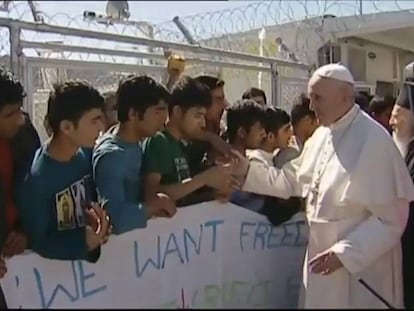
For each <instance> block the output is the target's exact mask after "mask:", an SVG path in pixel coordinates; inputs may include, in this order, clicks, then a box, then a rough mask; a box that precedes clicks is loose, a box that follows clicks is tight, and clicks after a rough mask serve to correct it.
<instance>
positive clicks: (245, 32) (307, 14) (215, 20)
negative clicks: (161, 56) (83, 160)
mask: <svg viewBox="0 0 414 311" xmlns="http://www.w3.org/2000/svg"><path fill="white" fill-rule="evenodd" d="M37 9H38V13H39V15H40V16H41V17H42V20H43V22H44V23H45V24H50V25H58V26H63V27H68V28H78V29H87V30H94V31H102V32H107V33H113V34H119V35H128V36H135V37H146V38H154V39H157V40H162V41H167V42H179V43H185V42H187V41H186V38H185V37H184V35H183V34H182V33H181V32H180V31H179V30H178V28H177V26H176V25H175V24H174V22H172V21H166V22H163V23H158V24H155V23H153V22H151V21H140V22H138V23H136V24H130V25H124V24H119V23H115V24H104V23H99V22H97V21H91V20H89V21H88V20H85V19H84V17H83V15H77V16H70V15H69V14H66V13H56V14H53V15H48V14H46V12H43V11H42V7H41V4H40V6H39V7H38V8H37ZM402 10H413V11H411V12H412V13H414V1H405V0H395V1H363V2H362V13H363V14H373V15H374V18H375V15H376V14H380V13H382V12H387V11H388V12H389V11H402ZM32 14H33V13H32V11H31V9H30V7H29V6H28V4H27V2H26V1H13V2H11V3H10V9H9V11H8V12H0V16H3V17H8V18H11V19H16V20H21V21H33V15H32ZM328 15H334V16H336V17H342V16H354V17H356V19H355V22H356V23H359V24H362V22H363V20H364V18H365V17H364V15H361V1H359V0H347V1H340V0H335V1H330V0H327V1H322V0H319V1H318V0H314V1H311V0H292V1H282V0H277V1H258V2H252V3H250V4H248V5H244V6H240V7H238V8H234V9H226V10H220V11H214V12H209V13H203V14H196V15H192V16H184V17H180V21H181V23H182V24H183V25H184V26H185V27H186V28H187V29H188V30H189V33H190V34H191V36H192V37H193V38H194V39H195V41H197V42H198V43H199V44H200V45H201V46H208V47H214V48H218V49H223V50H230V51H240V52H245V53H251V54H261V55H263V56H273V57H281V52H280V51H279V49H278V46H277V45H276V43H275V36H276V35H278V36H282V37H283V29H282V28H283V27H278V26H281V25H284V24H287V23H289V24H290V25H289V27H285V28H288V29H290V30H292V29H293V33H291V34H290V35H289V36H290V37H292V38H294V39H293V40H291V41H289V44H288V45H289V46H288V48H289V50H290V52H292V53H294V54H295V55H296V56H297V57H298V59H299V60H302V61H303V62H305V63H307V64H311V61H313V60H312V58H314V55H313V56H312V55H310V54H311V53H315V51H314V48H311V47H312V46H313V45H312V40H314V39H315V36H310V35H308V34H309V33H311V32H312V33H313V34H314V35H316V38H319V42H318V44H320V45H323V44H325V43H327V42H335V41H336V40H337V38H336V37H335V34H334V33H331V34H328V35H327V34H326V33H325V32H324V29H323V27H321V18H320V17H323V16H328ZM413 17H414V15H413ZM263 28H265V29H266V32H267V36H266V38H265V40H263V41H264V42H263V44H262V51H261V49H260V41H259V36H258V35H259V31H260V30H261V29H263ZM279 28H280V29H282V30H280V29H279ZM277 29H279V30H277ZM21 38H22V39H24V40H28V41H41V42H46V41H49V42H50V41H54V42H56V41H57V42H59V43H64V44H67V45H69V44H72V45H79V46H92V47H96V48H102V47H103V48H107V49H108V48H109V49H125V50H128V49H130V50H133V49H134V48H136V49H138V51H142V50H139V48H142V47H131V46H128V45H125V44H120V43H119V44H117V43H111V44H112V45H111V46H108V45H107V44H108V42H105V41H103V40H97V39H96V40H94V39H86V38H81V37H69V36H55V35H53V36H50V35H46V36H45V34H42V33H36V32H31V31H23V32H22V34H21ZM51 39H53V40H51ZM407 39H409V38H407ZM9 40H10V39H9V30H8V29H6V28H4V27H3V28H2V27H0V64H6V65H8V62H9V56H10V42H9ZM146 48H148V47H146ZM144 49H145V47H144ZM144 51H145V50H144ZM148 51H150V50H148ZM155 51H156V52H160V51H159V50H155ZM310 51H311V52H310ZM261 52H262V53H261ZM24 53H25V55H27V56H33V55H35V56H38V57H40V58H55V59H56V58H57V59H77V60H81V61H82V60H84V61H85V60H91V61H95V60H98V61H101V62H109V63H117V64H120V63H123V64H127V63H129V64H135V65H137V64H138V65H139V64H144V63H142V61H143V60H142V59H133V58H126V57H123V58H122V59H121V58H119V57H115V56H111V55H96V54H88V53H71V52H54V51H45V50H41V49H25V51H24ZM211 57H212V58H213V59H215V58H214V56H211ZM140 62H141V63H140ZM145 64H146V63H145ZM131 67H134V68H133V69H131V72H135V73H137V71H139V66H131ZM221 69H222V68H221ZM224 69H225V70H223V72H222V78H223V79H224V80H226V85H227V86H228V89H227V90H226V92H227V96H228V98H229V99H231V100H233V99H236V98H239V96H240V92H241V90H242V89H244V88H247V87H250V86H254V85H258V84H257V83H258V80H259V78H258V72H255V71H248V70H237V69H229V68H224ZM209 70H211V71H215V70H216V68H213V66H205V65H197V66H193V67H192V68H189V69H188V72H187V73H189V74H191V75H193V74H197V73H200V72H204V73H206V72H208V71H209ZM125 74H128V73H127V72H115V71H110V70H107V69H105V66H103V67H102V68H101V67H100V69H97V68H84V69H83V70H80V69H73V70H71V69H64V68H61V67H59V65H50V66H44V65H40V66H39V67H38V68H37V67H34V68H33V69H32V76H30V77H28V79H30V80H32V82H31V84H30V85H31V87H32V88H33V90H30V91H31V92H29V93H32V94H33V98H32V105H33V115H34V123H35V125H36V127H37V129H38V130H39V131H40V132H42V130H43V127H42V123H43V118H44V114H45V111H46V99H47V95H48V90H49V89H50V88H51V86H52V84H53V83H55V82H57V81H59V80H65V79H68V78H70V79H73V78H82V79H87V80H88V81H90V82H92V83H93V85H95V86H96V87H98V89H100V90H101V91H106V90H108V89H111V88H114V87H115V86H116V83H117V82H118V81H119V79H120V77H121V76H123V75H125ZM280 74H281V77H287V76H289V72H288V71H286V68H284V69H283V70H281V72H280ZM302 78H303V77H302ZM302 80H303V79H302ZM302 80H301V79H296V80H295V79H291V80H290V81H284V84H283V85H281V88H280V94H281V101H280V103H279V105H280V106H281V107H284V108H286V110H288V111H289V105H290V104H291V102H292V100H293V98H294V97H295V96H297V95H298V94H300V93H301V92H303V91H304V90H305V86H306V83H304V81H302ZM261 83H262V86H261V87H262V88H263V89H264V90H265V91H266V93H268V94H271V92H272V89H271V87H272V86H271V76H270V74H269V73H263V75H262V82H261Z"/></svg>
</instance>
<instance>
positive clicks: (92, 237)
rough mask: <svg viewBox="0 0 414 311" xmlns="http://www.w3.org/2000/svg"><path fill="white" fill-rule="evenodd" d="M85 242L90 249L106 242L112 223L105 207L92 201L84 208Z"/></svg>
mask: <svg viewBox="0 0 414 311" xmlns="http://www.w3.org/2000/svg"><path fill="white" fill-rule="evenodd" d="M86 214H87V219H88V224H87V225H86V243H87V245H88V249H89V250H90V251H92V250H94V249H96V248H97V247H99V246H101V245H103V244H105V243H107V242H108V239H109V236H110V235H111V233H112V225H111V224H110V219H109V216H108V215H107V213H106V211H105V209H103V208H102V207H101V206H100V205H99V204H98V203H92V204H91V206H90V208H89V209H87V210H86Z"/></svg>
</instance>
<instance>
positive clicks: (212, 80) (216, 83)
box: [194, 75, 224, 91]
mask: <svg viewBox="0 0 414 311" xmlns="http://www.w3.org/2000/svg"><path fill="white" fill-rule="evenodd" d="M194 79H196V80H197V81H198V82H201V83H203V84H205V85H207V87H208V88H209V90H210V91H212V90H214V89H216V88H218V87H223V86H224V81H223V80H220V79H219V78H216V77H213V76H209V75H200V76H197V77H195V78H194Z"/></svg>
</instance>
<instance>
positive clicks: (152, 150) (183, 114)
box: [143, 77, 232, 206]
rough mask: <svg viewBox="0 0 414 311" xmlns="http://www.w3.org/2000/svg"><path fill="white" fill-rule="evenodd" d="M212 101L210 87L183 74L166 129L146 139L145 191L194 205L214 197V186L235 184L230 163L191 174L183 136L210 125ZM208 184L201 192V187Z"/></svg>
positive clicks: (172, 99) (224, 186) (180, 203)
mask: <svg viewBox="0 0 414 311" xmlns="http://www.w3.org/2000/svg"><path fill="white" fill-rule="evenodd" d="M210 105H211V95H210V91H209V89H208V88H207V87H206V86H205V85H203V84H201V83H200V82H198V81H196V80H195V79H192V78H189V77H182V78H181V79H180V80H179V81H178V83H177V84H176V85H175V87H174V88H173V90H172V94H171V101H170V103H169V107H168V111H169V121H168V123H167V125H166V128H165V130H163V131H161V132H158V133H157V134H156V135H155V136H154V137H151V138H149V139H147V140H146V141H145V143H144V160H143V172H144V176H145V177H144V183H145V184H144V185H145V195H146V196H147V197H151V196H152V195H153V194H154V192H160V191H161V192H163V193H166V194H167V195H168V196H169V197H170V198H171V199H173V200H174V201H176V202H177V203H176V204H177V206H184V205H190V204H194V203H198V202H202V201H208V200H212V199H214V191H211V190H212V189H211V188H214V189H220V190H223V189H226V190H228V191H230V189H231V187H232V177H231V168H230V166H229V165H216V166H213V167H212V168H210V169H208V170H206V171H204V172H202V173H200V174H198V175H195V176H191V172H190V168H189V165H188V160H187V157H186V153H185V147H184V145H183V142H182V141H183V140H185V141H188V140H191V139H193V138H195V137H199V135H200V132H202V131H203V128H204V127H205V125H206V122H205V115H206V111H207V109H208V108H209V107H210ZM205 186H208V187H209V188H210V189H205V191H203V192H202V193H200V192H197V196H196V197H194V196H191V194H194V193H195V192H196V191H197V190H199V189H201V188H204V187H205Z"/></svg>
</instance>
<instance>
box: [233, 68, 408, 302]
mask: <svg viewBox="0 0 414 311" xmlns="http://www.w3.org/2000/svg"><path fill="white" fill-rule="evenodd" d="M308 93H309V97H310V99H311V107H312V109H313V110H314V111H315V113H316V115H317V116H318V118H319V121H320V123H321V125H322V126H321V127H320V128H319V129H317V130H316V131H315V133H314V134H313V136H312V137H311V138H310V139H309V140H308V141H307V142H306V144H305V146H304V150H303V152H302V154H301V156H300V157H299V158H298V159H295V160H293V161H291V162H288V163H287V164H285V165H284V166H283V168H282V169H277V168H274V167H271V166H267V165H266V164H264V163H259V162H257V163H256V162H255V163H253V162H252V163H249V162H248V161H247V160H246V159H245V158H244V157H242V156H241V155H240V154H239V155H238V156H239V158H240V161H239V167H238V169H239V173H241V174H245V182H244V185H243V190H244V191H247V192H253V193H258V194H263V195H271V196H276V197H281V198H288V197H290V196H302V197H304V198H307V203H306V214H307V220H308V222H309V243H308V249H307V253H306V257H305V262H304V266H303V291H302V293H301V298H300V307H304V308H386V306H385V305H384V304H383V303H382V302H381V301H380V300H379V299H378V298H377V297H375V296H374V295H373V294H372V293H371V292H370V291H368V290H367V289H366V288H365V287H364V286H362V285H361V284H360V283H359V282H358V279H359V278H361V279H363V280H364V281H365V282H366V283H367V284H368V285H369V286H370V287H371V288H372V289H374V290H375V291H376V292H377V293H379V294H380V295H381V296H382V297H383V298H385V299H386V300H387V301H388V302H389V303H391V304H392V305H393V306H394V307H397V308H398V307H403V289H402V272H401V270H402V267H401V245H400V238H401V235H402V233H403V231H404V228H405V225H406V222H407V217H408V204H409V202H410V201H413V200H414V185H413V183H412V180H411V178H410V176H409V174H408V171H407V168H406V165H405V164H404V161H403V159H402V157H401V155H400V154H399V152H398V150H397V148H396V146H395V145H394V143H393V141H392V138H391V136H390V135H389V134H388V133H387V132H386V131H385V130H384V129H383V128H382V127H381V125H379V124H377V123H376V122H375V121H374V120H372V119H371V117H369V116H368V115H367V114H365V113H364V112H362V111H361V110H360V109H359V107H358V106H357V105H356V104H354V100H353V99H354V79H353V77H352V75H351V73H350V72H349V71H348V69H347V68H345V67H344V66H342V65H339V64H329V65H326V66H323V67H321V68H319V69H317V70H316V71H315V73H314V74H313V76H312V77H311V79H310V81H309V84H308ZM413 295H414V293H413Z"/></svg>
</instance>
